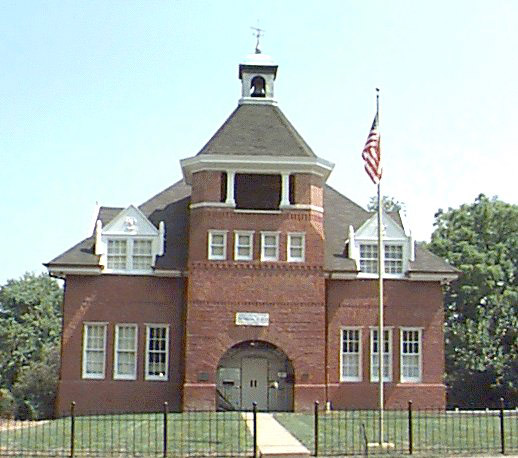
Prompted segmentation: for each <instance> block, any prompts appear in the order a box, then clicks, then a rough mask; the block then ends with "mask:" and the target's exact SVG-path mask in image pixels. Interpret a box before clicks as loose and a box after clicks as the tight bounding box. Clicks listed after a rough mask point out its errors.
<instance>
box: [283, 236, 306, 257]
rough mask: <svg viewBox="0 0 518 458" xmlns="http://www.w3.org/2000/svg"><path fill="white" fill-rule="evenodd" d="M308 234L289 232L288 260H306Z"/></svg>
mask: <svg viewBox="0 0 518 458" xmlns="http://www.w3.org/2000/svg"><path fill="white" fill-rule="evenodd" d="M305 239H306V236H305V234H303V233H300V232H292V233H288V255H287V259H288V262H304V256H305V252H306V247H305V243H306V240H305Z"/></svg>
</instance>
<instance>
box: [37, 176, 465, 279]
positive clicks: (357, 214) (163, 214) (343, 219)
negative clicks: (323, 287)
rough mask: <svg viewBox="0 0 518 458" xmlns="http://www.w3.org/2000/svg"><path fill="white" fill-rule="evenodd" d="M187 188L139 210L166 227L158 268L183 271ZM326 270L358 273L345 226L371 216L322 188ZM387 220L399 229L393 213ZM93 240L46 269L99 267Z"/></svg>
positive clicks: (429, 259)
mask: <svg viewBox="0 0 518 458" xmlns="http://www.w3.org/2000/svg"><path fill="white" fill-rule="evenodd" d="M190 196H191V187H190V186H188V185H187V184H185V182H184V181H183V180H182V181H179V182H177V183H175V184H174V185H172V186H170V187H169V188H167V189H165V190H164V191H162V192H160V193H159V194H157V195H156V196H154V197H152V198H151V199H149V200H148V201H147V202H145V203H143V204H142V205H141V206H140V207H139V208H140V210H142V212H143V213H144V214H145V215H146V216H147V217H148V218H149V220H150V221H151V222H152V223H153V224H154V225H155V226H157V227H158V224H159V223H160V221H164V223H165V227H166V243H165V254H164V256H160V257H159V258H157V262H156V268H157V269H165V270H185V269H186V267H187V254H188V249H189V246H188V243H189V204H190ZM324 209H325V211H324V231H325V237H326V245H325V261H324V262H325V266H324V267H325V270H327V271H334V272H356V271H357V268H356V264H355V262H354V261H353V260H352V259H349V258H348V257H347V251H346V248H347V247H346V244H345V242H346V240H347V238H348V232H349V226H350V225H352V226H353V228H354V229H355V230H357V229H358V228H359V227H360V226H361V225H362V224H363V223H364V222H365V221H366V220H367V219H368V218H369V217H371V216H372V214H373V213H372V212H368V211H366V210H365V209H363V208H362V207H360V206H359V205H357V204H355V203H354V202H352V201H351V200H349V199H348V198H347V197H345V196H343V195H342V194H340V193H339V192H338V191H336V190H334V189H333V188H331V187H330V186H327V185H326V186H325V189H324ZM120 211H122V208H109V207H102V208H101V209H100V211H99V219H101V221H102V222H103V226H104V225H106V224H108V223H109V222H110V221H111V220H112V219H113V218H114V217H115V216H116V215H117V214H118V213H119V212H120ZM390 216H391V217H392V218H394V220H395V221H396V222H397V223H398V224H400V225H401V218H400V217H399V215H398V214H397V213H391V214H390ZM94 240H95V239H94V236H93V235H92V236H91V237H89V238H88V239H85V240H83V241H82V242H80V243H78V244H77V245H75V246H74V247H72V248H71V249H70V250H68V251H66V252H65V253H63V254H62V255H60V256H58V257H57V258H55V259H53V260H52V261H50V262H49V263H48V264H47V265H49V266H56V267H58V266H70V267H72V266H85V267H92V266H97V265H98V263H99V256H96V255H95V254H94ZM415 255H416V256H415V261H413V262H411V263H410V271H411V272H423V273H456V272H457V270H456V269H455V268H454V267H451V266H450V265H448V264H447V263H446V262H445V261H444V260H443V259H441V258H439V257H438V256H436V255H434V254H432V253H430V252H429V251H428V250H426V248H424V247H423V246H421V245H419V244H417V245H416V252H415Z"/></svg>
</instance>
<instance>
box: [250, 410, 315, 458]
mask: <svg viewBox="0 0 518 458" xmlns="http://www.w3.org/2000/svg"><path fill="white" fill-rule="evenodd" d="M243 416H244V417H245V419H246V424H247V426H248V429H249V430H250V432H252V434H253V429H254V416H253V414H252V413H250V412H247V413H243ZM257 451H258V456H260V457H264V458H274V457H283V458H284V457H290V458H307V457H309V456H310V452H309V450H308V449H307V448H306V447H304V446H303V445H302V444H301V443H300V442H299V441H298V440H297V439H295V437H293V436H292V435H291V434H290V433H289V432H288V431H287V430H286V428H284V427H283V426H282V425H281V424H280V423H279V422H278V421H277V420H275V418H273V415H272V414H271V413H258V414H257Z"/></svg>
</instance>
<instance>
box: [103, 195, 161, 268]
mask: <svg viewBox="0 0 518 458" xmlns="http://www.w3.org/2000/svg"><path fill="white" fill-rule="evenodd" d="M164 235H165V226H164V223H163V221H161V222H160V224H159V227H158V228H157V227H156V226H155V225H154V224H153V223H152V222H151V221H149V219H148V218H146V216H145V215H144V214H143V213H142V212H141V211H140V210H139V209H138V208H136V207H134V206H133V205H130V206H129V207H128V208H126V209H124V210H122V211H121V212H120V213H119V214H118V215H117V216H115V218H113V219H112V220H111V221H110V222H109V223H108V224H107V225H106V226H105V227H103V225H102V222H101V220H97V223H96V227H95V254H97V255H99V256H100V261H99V263H100V265H101V267H102V271H103V273H117V274H146V273H151V272H152V268H153V267H154V265H155V261H156V257H157V256H162V255H163V254H164Z"/></svg>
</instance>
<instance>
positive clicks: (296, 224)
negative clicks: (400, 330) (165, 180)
mask: <svg viewBox="0 0 518 458" xmlns="http://www.w3.org/2000/svg"><path fill="white" fill-rule="evenodd" d="M190 228H191V229H190V230H191V232H190V241H191V243H190V253H189V279H188V296H187V304H188V305H187V322H186V350H185V351H186V369H185V386H184V408H185V409H214V407H215V400H216V395H215V386H216V385H215V384H216V374H217V368H218V364H219V362H220V360H221V358H222V356H223V355H224V354H225V352H227V351H228V350H229V349H230V348H231V347H233V346H235V345H237V344H239V343H241V342H246V341H250V340H260V341H265V342H268V343H270V344H273V345H274V346H276V347H277V348H278V349H280V350H281V351H282V352H283V353H284V354H285V355H286V356H287V358H288V359H289V360H290V361H291V363H292V365H293V368H294V372H295V398H294V404H295V408H296V409H297V410H301V409H310V408H312V405H313V402H314V400H315V396H317V398H316V399H321V398H323V397H324V392H325V386H324V385H325V377H324V371H322V370H321V362H322V361H323V360H324V356H325V344H324V342H325V280H324V272H323V254H324V250H323V224H322V215H321V214H320V213H317V212H310V211H307V210H306V211H292V210H290V211H287V210H283V211H280V212H276V213H275V212H270V213H267V214H265V213H258V212H234V211H232V210H228V209H207V208H200V209H193V210H192V211H191V225H190ZM209 229H222V230H227V231H228V232H227V260H226V261H208V259H207V243H208V242H207V232H208V230H209ZM235 230H252V231H255V232H254V249H253V251H254V255H253V258H254V259H253V260H252V261H240V262H234V261H233V250H234V231H235ZM261 231H279V232H280V246H279V253H280V259H279V261H278V262H261V261H260V248H261V246H260V242H261ZM288 232H303V233H305V237H306V259H305V262H303V263H289V262H287V261H286V251H287V233H288ZM236 312H255V313H268V314H269V321H270V322H269V326H266V327H255V326H238V325H236V324H235V314H236Z"/></svg>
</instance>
